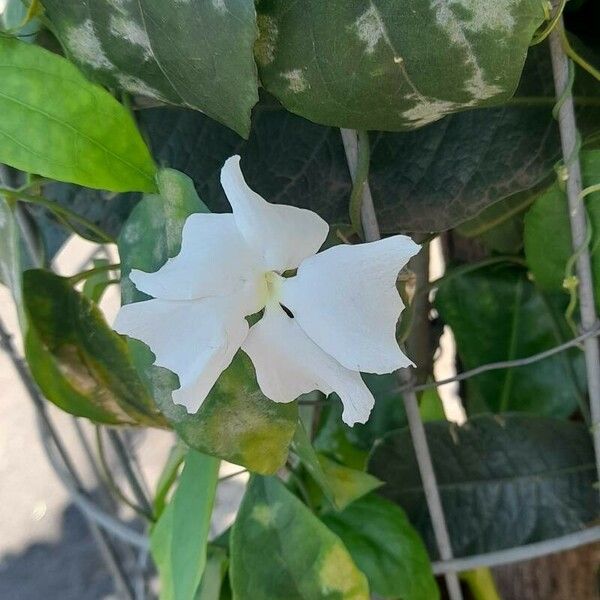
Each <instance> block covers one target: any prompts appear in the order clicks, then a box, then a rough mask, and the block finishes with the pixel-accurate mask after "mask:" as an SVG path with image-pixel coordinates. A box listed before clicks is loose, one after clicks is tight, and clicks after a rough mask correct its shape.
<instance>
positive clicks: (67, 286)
mask: <svg viewBox="0 0 600 600" xmlns="http://www.w3.org/2000/svg"><path fill="white" fill-rule="evenodd" d="M23 299H24V305H25V310H26V315H27V320H28V325H29V326H28V330H27V333H26V336H25V355H26V358H27V362H28V363H29V367H30V369H31V373H32V375H33V377H34V378H35V380H36V382H37V384H38V385H39V386H40V389H41V390H42V392H43V393H44V395H45V396H46V398H48V400H50V401H52V402H54V404H56V405H57V406H59V407H60V408H62V409H63V410H65V411H67V412H70V413H71V414H74V415H77V416H81V417H88V418H90V419H92V420H94V421H98V422H101V423H109V424H112V423H127V424H145V425H159V426H160V425H163V424H164V421H163V419H162V417H161V416H160V415H159V414H158V413H157V410H156V407H155V405H154V403H153V402H152V398H151V397H150V396H149V395H148V393H147V392H146V390H145V389H144V386H143V384H142V382H141V381H140V379H139V377H138V375H137V373H136V371H135V369H134V367H133V365H132V364H131V358H130V356H129V354H128V352H127V345H126V343H125V342H124V341H123V340H122V339H121V338H120V337H119V336H118V335H117V334H116V333H115V332H114V331H113V330H112V329H111V328H110V327H109V326H108V325H107V323H106V321H105V320H104V317H103V315H102V313H101V312H100V310H99V309H98V307H97V306H95V305H94V304H93V303H92V302H91V301H90V300H88V299H87V298H86V297H85V296H83V295H82V294H80V293H79V292H77V291H76V290H74V289H73V288H72V286H71V283H70V281H69V279H68V278H65V277H59V276H57V275H54V274H53V273H50V272H48V271H43V270H38V269H35V270H31V271H26V272H25V273H24V277H23Z"/></svg>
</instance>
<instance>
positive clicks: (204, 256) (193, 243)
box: [129, 213, 264, 314]
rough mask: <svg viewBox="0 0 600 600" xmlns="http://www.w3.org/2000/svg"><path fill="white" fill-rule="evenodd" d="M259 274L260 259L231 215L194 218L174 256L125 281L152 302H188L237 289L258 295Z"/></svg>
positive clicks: (196, 215) (132, 273)
mask: <svg viewBox="0 0 600 600" xmlns="http://www.w3.org/2000/svg"><path fill="white" fill-rule="evenodd" d="M261 271H262V269H260V259H259V258H258V257H257V256H255V255H253V253H252V251H251V250H250V248H248V245H247V244H246V242H245V241H244V239H243V238H242V236H241V235H240V233H239V231H238V229H237V227H236V224H235V219H234V218H233V215H229V214H226V215H221V214H210V213H196V214H193V215H190V216H189V217H188V218H187V220H186V222H185V224H184V226H183V232H182V241H181V251H180V252H179V254H178V255H177V256H175V257H174V258H170V259H169V260H168V261H167V262H166V263H165V264H164V265H163V266H162V267H161V268H160V269H159V270H158V271H156V272H154V273H145V272H144V271H139V270H137V269H134V270H132V271H131V274H130V275H129V277H130V279H131V281H132V282H133V283H134V284H135V286H136V287H137V288H138V290H140V291H142V292H145V293H146V294H149V295H151V296H154V297H155V298H161V299H163V300H193V299H195V298H206V297H209V296H226V295H229V294H231V293H233V292H237V291H240V290H242V291H245V292H246V293H248V294H256V293H259V290H257V289H256V287H257V286H258V285H260V282H261V281H262V278H261V277H260V274H261ZM263 285H264V284H263ZM252 312H254V311H252ZM249 314H250V313H249Z"/></svg>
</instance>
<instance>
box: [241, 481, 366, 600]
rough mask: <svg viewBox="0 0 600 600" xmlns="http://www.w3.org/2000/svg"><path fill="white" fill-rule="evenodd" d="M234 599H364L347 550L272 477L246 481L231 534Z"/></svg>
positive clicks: (360, 580)
mask: <svg viewBox="0 0 600 600" xmlns="http://www.w3.org/2000/svg"><path fill="white" fill-rule="evenodd" d="M230 577H231V585H232V590H233V598H234V600H245V599H246V598H248V592H249V591H251V594H252V600H273V599H274V598H282V599H283V598H285V599H286V600H317V598H318V599H319V600H368V598H369V590H368V586H367V581H366V579H365V576H364V575H363V574H362V573H361V572H360V571H359V570H358V569H357V568H356V566H355V564H354V562H353V561H352V558H351V557H350V554H349V553H348V550H346V548H345V547H344V545H343V544H342V542H341V541H340V539H339V538H338V537H337V536H336V535H334V534H333V533H332V532H331V531H330V530H329V529H327V527H325V525H323V523H322V522H321V521H319V519H318V518H317V517H316V516H315V515H314V514H312V513H311V512H310V510H309V509H308V508H306V506H305V505H304V504H302V502H300V500H298V499H297V498H296V497H295V496H294V495H293V494H292V493H291V492H289V491H288V490H287V489H286V488H285V486H284V485H283V484H282V483H281V481H279V480H278V479H276V478H274V477H258V476H255V477H253V478H252V480H251V481H250V484H249V486H248V488H247V490H246V495H245V496H244V500H243V501H242V505H241V507H240V511H239V513H238V516H237V519H236V521H235V524H234V525H233V530H232V533H231V566H230Z"/></svg>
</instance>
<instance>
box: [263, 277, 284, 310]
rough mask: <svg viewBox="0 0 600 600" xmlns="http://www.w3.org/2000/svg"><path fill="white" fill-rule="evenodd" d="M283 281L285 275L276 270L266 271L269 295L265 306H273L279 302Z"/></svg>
mask: <svg viewBox="0 0 600 600" xmlns="http://www.w3.org/2000/svg"><path fill="white" fill-rule="evenodd" d="M282 283H283V277H282V276H281V275H280V274H279V273H276V272H275V271H269V272H268V273H265V284H266V292H267V294H266V295H267V297H266V300H265V306H269V305H270V306H273V305H275V304H279V299H280V297H281V284H282Z"/></svg>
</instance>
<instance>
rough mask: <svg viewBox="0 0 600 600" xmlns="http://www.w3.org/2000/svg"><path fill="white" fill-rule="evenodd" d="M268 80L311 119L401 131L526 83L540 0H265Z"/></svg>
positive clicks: (262, 55)
mask: <svg viewBox="0 0 600 600" xmlns="http://www.w3.org/2000/svg"><path fill="white" fill-rule="evenodd" d="M258 12H259V20H258V23H259V27H260V38H259V40H258V44H257V46H256V58H257V62H258V64H259V68H260V76H261V81H262V82H263V85H264V86H265V88H266V89H267V90H268V91H269V92H271V93H272V94H274V95H275V96H276V97H277V98H279V100H281V102H282V103H283V105H284V106H285V107H286V108H287V109H289V110H291V111H292V112H295V113H297V114H300V115H302V116H304V117H307V118H308V119H311V120H312V121H315V122H317V123H324V124H326V125H334V126H336V127H351V128H355V129H381V130H392V131H398V130H402V129H413V128H416V127H420V126H422V125H425V124H427V123H431V122H432V121H435V120H437V119H440V118H441V117H443V116H444V115H446V114H448V113H451V112H456V111H457V110H462V109H466V108H471V107H481V106H488V105H490V104H500V103H502V102H504V101H506V100H507V99H508V98H510V97H511V96H512V94H513V93H514V91H515V88H516V87H517V83H518V81H519V76H520V74H521V69H522V67H523V62H524V60H525V56H526V54H527V48H528V46H529V43H530V42H531V38H532V36H533V33H534V32H535V30H536V29H537V28H538V26H539V25H540V24H541V22H542V20H543V18H544V11H543V5H542V3H541V2H540V1H539V0H511V1H509V2H506V1H504V2H498V1H497V0H477V2H461V1H459V0H455V1H450V2H447V1H441V0H440V1H437V0H436V1H434V2H431V1H430V0H357V1H355V2H347V0H329V1H328V2H323V1H322V0H301V1H299V2H294V3H292V4H290V3H289V2H286V1H285V0H263V1H261V2H260V3H259V4H258Z"/></svg>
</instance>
